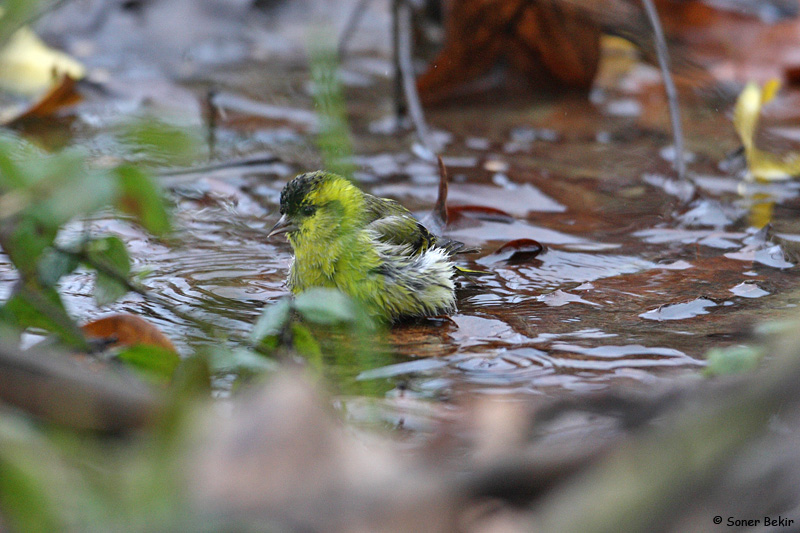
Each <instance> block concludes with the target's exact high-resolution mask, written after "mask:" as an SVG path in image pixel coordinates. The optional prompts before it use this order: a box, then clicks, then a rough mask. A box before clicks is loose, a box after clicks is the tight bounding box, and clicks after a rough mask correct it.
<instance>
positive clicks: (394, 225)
mask: <svg viewBox="0 0 800 533" xmlns="http://www.w3.org/2000/svg"><path fill="white" fill-rule="evenodd" d="M364 199H365V201H366V205H365V207H366V216H367V229H369V230H371V231H373V232H374V233H375V234H376V235H377V238H378V239H379V240H381V241H382V242H385V243H387V244H392V245H395V246H408V247H409V248H410V250H411V253H412V254H418V253H421V252H424V251H425V250H427V249H428V248H430V247H431V246H433V245H434V244H435V243H436V236H435V235H433V234H432V233H431V232H430V231H428V229H427V228H426V227H425V226H423V225H422V224H420V223H419V222H418V221H417V219H416V218H414V215H412V214H411V211H409V210H408V209H406V208H405V207H403V206H402V205H400V204H399V203H397V202H395V201H394V200H389V199H388V198H378V197H377V196H372V195H371V194H365V195H364Z"/></svg>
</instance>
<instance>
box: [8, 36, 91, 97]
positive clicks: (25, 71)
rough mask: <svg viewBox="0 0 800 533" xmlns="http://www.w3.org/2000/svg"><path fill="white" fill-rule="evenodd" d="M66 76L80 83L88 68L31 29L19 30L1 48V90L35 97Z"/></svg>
mask: <svg viewBox="0 0 800 533" xmlns="http://www.w3.org/2000/svg"><path fill="white" fill-rule="evenodd" d="M65 75H66V76H69V77H70V78H72V79H73V80H79V79H81V78H83V77H84V76H85V75H86V69H85V68H84V66H83V65H82V64H81V63H80V62H79V61H77V60H76V59H73V58H72V57H70V56H69V55H67V54H65V53H64V52H59V51H58V50H53V49H52V48H49V47H48V46H47V45H45V44H44V43H43V42H42V41H41V39H39V37H37V36H36V34H35V33H33V31H32V30H31V29H30V28H28V27H23V28H20V29H19V30H17V32H16V33H14V35H12V36H11V38H10V39H9V40H8V42H7V43H6V45H5V46H3V47H2V49H0V89H4V90H6V91H10V92H15V93H19V94H22V95H25V96H34V95H37V94H39V93H41V92H43V91H47V90H49V89H50V88H51V87H52V86H53V85H54V84H56V83H60V82H61V80H62V79H63V77H64V76H65Z"/></svg>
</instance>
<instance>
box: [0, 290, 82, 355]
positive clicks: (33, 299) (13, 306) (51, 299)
mask: <svg viewBox="0 0 800 533" xmlns="http://www.w3.org/2000/svg"><path fill="white" fill-rule="evenodd" d="M0 319H2V320H4V321H5V322H6V323H8V324H11V325H13V326H16V327H18V328H20V329H26V328H41V329H44V330H47V331H50V332H52V333H55V334H56V335H58V336H59V337H60V338H61V340H62V341H64V342H65V343H67V344H69V345H71V346H74V347H77V348H81V349H85V348H86V347H87V345H86V340H85V339H84V337H83V333H82V332H81V330H80V328H78V326H77V324H75V322H74V321H73V320H72V318H71V317H70V316H69V314H67V311H66V309H65V308H64V304H63V303H62V302H61V297H60V296H59V295H58V292H56V290H55V289H53V288H50V287H48V288H42V287H38V286H36V285H34V284H33V283H25V284H22V283H20V284H17V286H16V287H15V289H14V293H13V294H12V296H11V298H9V299H8V301H7V302H6V303H5V305H3V307H2V308H0Z"/></svg>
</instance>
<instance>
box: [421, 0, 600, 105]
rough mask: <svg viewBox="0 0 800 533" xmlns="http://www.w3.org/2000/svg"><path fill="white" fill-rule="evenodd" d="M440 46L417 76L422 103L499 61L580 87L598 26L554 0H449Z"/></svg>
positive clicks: (593, 55) (594, 55) (587, 81)
mask: <svg viewBox="0 0 800 533" xmlns="http://www.w3.org/2000/svg"><path fill="white" fill-rule="evenodd" d="M447 7H448V10H447V17H446V37H445V45H444V48H443V49H442V51H441V52H440V54H439V56H438V57H437V58H436V59H435V60H434V61H433V62H432V63H431V65H430V66H429V68H428V70H427V71H426V72H425V73H423V74H422V76H420V78H419V79H418V80H417V85H418V88H419V92H420V96H421V98H422V100H423V102H425V103H435V102H438V101H441V100H443V99H445V98H447V97H449V96H451V95H452V94H453V93H454V92H455V91H457V90H458V89H459V88H460V87H461V86H462V85H463V84H465V83H467V82H470V81H473V80H475V79H477V78H479V77H480V76H482V75H484V74H486V73H487V72H488V71H489V70H490V69H491V68H492V67H493V66H494V65H495V64H497V63H498V62H499V61H500V60H502V59H505V60H506V62H507V63H508V65H509V67H510V68H511V69H513V70H514V71H516V73H517V74H521V75H522V76H523V77H524V78H526V79H529V80H530V81H531V82H532V83H535V84H538V83H540V82H544V83H545V84H547V85H552V84H553V82H555V83H556V84H558V85H565V86H568V87H576V88H581V89H585V88H588V87H589V86H590V85H591V84H592V80H593V79H594V76H595V73H596V72H597V66H598V62H599V59H600V27H599V25H598V24H597V23H595V22H594V21H592V20H590V19H589V18H588V17H586V16H585V13H584V12H583V11H580V10H578V9H576V8H575V7H574V6H572V5H570V4H568V3H565V2H561V1H559V0H538V1H536V0H451V1H450V2H448V6H447Z"/></svg>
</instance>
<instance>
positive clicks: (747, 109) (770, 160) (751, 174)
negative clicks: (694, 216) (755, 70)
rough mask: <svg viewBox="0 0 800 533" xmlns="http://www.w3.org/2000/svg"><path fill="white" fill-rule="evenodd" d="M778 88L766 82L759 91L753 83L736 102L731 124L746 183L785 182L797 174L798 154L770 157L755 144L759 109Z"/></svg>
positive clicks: (798, 170) (768, 153) (799, 171)
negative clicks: (743, 159) (740, 149)
mask: <svg viewBox="0 0 800 533" xmlns="http://www.w3.org/2000/svg"><path fill="white" fill-rule="evenodd" d="M778 89H780V82H779V81H778V80H770V81H768V82H767V83H766V84H765V85H764V87H763V89H762V88H761V87H759V86H758V85H757V84H755V83H748V84H747V86H746V87H745V88H744V90H743V91H742V93H741V94H740V95H739V98H738V99H737V100H736V106H735V107H734V110H733V125H734V127H735V128H736V133H738V134H739V139H740V140H741V141H742V146H744V153H745V157H746V158H747V170H748V175H747V179H748V180H750V181H752V180H756V181H778V180H787V179H790V178H793V177H795V176H798V175H800V153H798V152H787V153H785V154H774V153H771V152H767V151H764V150H761V149H759V148H758V147H757V146H756V145H755V135H756V129H757V127H758V120H759V118H760V116H761V109H762V108H763V107H764V105H766V104H767V103H769V102H770V101H771V100H772V99H774V98H775V95H776V94H777V92H778Z"/></svg>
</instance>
